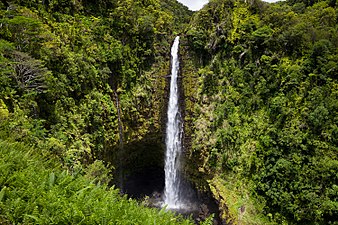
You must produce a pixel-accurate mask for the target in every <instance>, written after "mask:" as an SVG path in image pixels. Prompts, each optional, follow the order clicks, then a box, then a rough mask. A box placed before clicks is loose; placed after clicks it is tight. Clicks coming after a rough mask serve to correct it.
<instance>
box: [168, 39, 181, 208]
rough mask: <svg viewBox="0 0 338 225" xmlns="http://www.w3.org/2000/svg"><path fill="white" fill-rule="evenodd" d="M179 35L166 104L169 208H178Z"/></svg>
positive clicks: (172, 53) (179, 149)
mask: <svg viewBox="0 0 338 225" xmlns="http://www.w3.org/2000/svg"><path fill="white" fill-rule="evenodd" d="M178 48H179V36H177V37H176V38H175V41H174V44H173V46H172V48H171V57H172V63H171V64H172V66H171V81H170V95H169V104H168V121H167V129H166V158H165V168H164V170H165V189H164V204H165V205H167V208H169V209H177V208H180V206H181V203H182V199H181V196H180V183H181V181H180V174H179V168H180V155H181V150H182V143H181V142H182V130H183V129H182V120H181V115H180V110H179V101H178V100H179V92H178V85H177V80H178V79H177V78H178V73H179V68H180V64H179V58H178Z"/></svg>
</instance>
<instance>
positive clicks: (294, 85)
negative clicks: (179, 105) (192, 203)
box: [0, 0, 338, 224]
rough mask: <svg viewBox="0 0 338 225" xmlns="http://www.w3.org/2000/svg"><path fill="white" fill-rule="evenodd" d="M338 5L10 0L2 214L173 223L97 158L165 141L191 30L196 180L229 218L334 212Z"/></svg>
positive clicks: (129, 155)
mask: <svg viewBox="0 0 338 225" xmlns="http://www.w3.org/2000/svg"><path fill="white" fill-rule="evenodd" d="M337 5H338V3H337V2H336V0H325V1H320V0H311V1H310V0H306V1H305V0H289V1H287V2H279V3H275V4H268V3H264V2H261V1H259V0H248V1H240V0H211V1H210V2H209V4H208V5H206V6H205V7H204V8H203V9H202V10H200V11H199V12H196V13H195V14H192V12H190V11H189V10H188V9H187V7H185V6H183V5H182V4H180V3H178V2H176V1H172V0H165V1H160V0H142V1H141V0H97V1H90V0H82V1H79V0H75V1H73V0H44V1H31V0H2V1H1V2H0V138H1V140H5V141H1V142H0V150H1V158H0V160H1V161H0V162H1V165H0V168H1V170H0V173H1V176H0V177H1V181H0V207H1V208H0V209H1V211H0V223H8V224H11V223H42V224H49V223H79V222H80V221H82V220H83V221H82V222H85V223H87V224H92V223H105V222H107V223H108V221H115V223H118V222H117V221H118V220H119V219H121V218H123V221H121V223H124V222H126V223H128V224H130V223H139V224H142V223H143V224H144V223H146V224H147V223H153V222H154V220H155V221H156V222H158V221H159V222H163V223H170V224H171V222H170V220H171V218H172V217H170V215H168V214H165V213H163V212H160V215H161V214H163V218H160V217H158V216H159V215H158V213H156V212H154V211H153V210H147V209H144V208H142V207H141V208H142V209H141V210H139V209H140V208H139V206H137V203H135V202H134V201H131V200H128V199H127V198H126V197H119V196H118V193H117V191H116V190H113V189H112V190H107V189H108V188H107V186H105V184H104V183H107V182H108V177H107V176H106V175H107V171H106V169H104V166H103V164H102V162H101V161H100V160H104V164H105V165H107V164H108V163H107V161H108V160H109V161H111V163H112V169H114V168H116V167H118V166H120V165H119V164H118V163H120V162H124V163H125V165H128V166H129V165H133V164H134V166H135V167H141V165H139V163H148V161H144V162H140V160H139V161H138V162H136V159H137V157H138V155H146V154H148V155H147V156H146V157H145V158H149V159H150V158H151V160H149V161H156V160H154V158H156V157H158V156H161V155H162V152H161V151H162V150H161V149H160V147H158V146H161V144H162V142H161V141H162V139H161V138H162V130H163V127H162V126H163V112H164V109H165V106H164V105H165V94H166V90H165V87H166V83H165V82H166V79H163V77H165V76H166V75H167V74H168V71H169V61H170V54H169V53H170V51H169V50H170V45H171V42H172V40H173V39H174V36H175V35H177V34H179V33H183V30H184V29H185V35H182V36H183V37H182V38H181V40H182V45H181V46H182V48H181V49H182V51H181V54H182V59H184V61H183V63H182V73H183V78H182V79H183V81H184V84H183V88H184V91H182V92H183V93H184V95H185V102H184V106H185V116H186V121H185V130H186V131H187V132H186V134H187V136H189V137H187V138H186V143H185V144H186V146H187V147H188V148H189V149H186V150H187V155H188V156H189V159H188V162H191V163H190V164H187V167H189V168H187V171H189V173H190V175H191V176H192V180H194V181H196V183H197V184H198V183H199V182H200V183H203V181H206V182H207V183H208V184H209V186H210V189H211V191H212V193H213V194H214V196H215V197H216V198H217V199H218V200H219V205H220V208H222V209H223V210H224V212H223V215H222V216H223V218H224V219H225V220H227V221H228V222H229V223H233V224H236V223H238V224H276V223H277V224H337V221H336V218H337V217H338V186H337V185H338V158H337V157H338V154H337V151H338V149H337V148H338V147H337V146H338V115H337V112H338V101H337V99H338V82H337V65H338V25H337V24H338V8H337ZM189 21H190V24H189V25H188V23H189ZM153 141H154V142H156V144H154V145H152V144H149V143H151V142H153ZM21 142H23V143H24V145H23V144H22V143H21ZM10 143H12V144H10ZM13 143H14V144H13ZM144 143H147V144H146V145H144ZM27 146H30V147H27ZM141 146H143V148H142V147H141ZM148 146H155V147H153V148H150V147H149V148H148ZM127 148H128V149H127ZM155 148H158V149H160V150H155V151H156V152H154V153H153V152H152V151H153V150H154V149H155ZM121 149H123V150H125V151H124V152H125V154H124V155H123V154H120V153H118V152H121V151H119V150H121ZM146 151H148V153H146ZM45 152H48V153H45ZM149 152H151V153H153V154H149ZM40 153H43V154H46V155H47V156H48V157H52V156H51V155H50V153H52V155H53V156H54V157H56V158H57V159H58V161H55V160H54V161H53V160H52V161H49V160H48V161H46V162H44V161H43V162H42V161H41V159H40V158H39V157H38V155H37V154H40ZM47 156H46V157H47ZM124 157H126V158H124ZM121 158H123V160H121ZM39 159H40V160H39ZM44 159H45V158H44ZM189 160H190V161H189ZM158 161H159V164H160V163H161V160H158ZM57 162H61V163H60V164H58V163H57ZM61 168H62V169H61ZM66 169H67V170H66ZM99 170H103V171H106V172H98V171H99ZM88 176H89V178H88ZM194 178H195V179H194ZM196 178H197V179H196ZM93 179H94V180H93ZM90 180H92V181H90ZM115 183H116V180H115ZM204 184H205V183H204ZM56 196H57V197H58V198H60V201H56V199H57V197H56ZM94 202H95V203H94ZM107 202H109V204H108V203H107ZM238 208H240V209H241V210H240V211H242V212H239V210H238ZM110 209H112V210H110ZM108 210H109V211H108ZM132 211H136V212H132ZM61 212H62V213H64V215H63V216H60V214H58V213H61ZM51 213H55V214H51ZM250 216H252V217H250ZM103 218H106V219H107V221H103ZM108 218H109V219H108ZM128 221H129V222H130V223H129V222H128Z"/></svg>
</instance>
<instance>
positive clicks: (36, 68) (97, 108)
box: [0, 0, 189, 167]
mask: <svg viewBox="0 0 338 225" xmlns="http://www.w3.org/2000/svg"><path fill="white" fill-rule="evenodd" d="M5 2H7V1H5ZM8 2H9V5H10V7H8V8H6V7H4V5H3V3H0V4H2V5H0V8H1V9H2V10H1V11H0V24H1V29H0V35H1V39H0V60H1V66H0V81H1V87H0V100H1V106H2V108H3V110H6V112H8V113H9V114H8V113H7V114H8V115H7V114H6V116H2V117H3V119H2V120H1V123H0V127H1V129H0V131H1V132H0V133H1V136H2V137H5V138H7V137H10V138H12V139H14V140H16V141H25V142H26V143H29V144H34V145H36V146H37V145H40V146H41V147H42V148H48V149H49V150H51V151H53V152H55V154H57V155H59V156H60V157H62V158H63V160H64V163H66V164H67V165H68V166H70V167H76V166H77V165H78V166H80V165H81V163H90V162H92V161H93V160H95V159H96V158H99V159H103V158H105V157H110V158H111V155H114V154H115V152H116V151H115V150H116V148H117V146H118V145H119V143H121V142H124V143H128V142H132V141H137V140H140V139H143V138H144V137H145V136H146V135H149V134H152V133H155V134H157V135H158V133H159V132H158V131H159V130H160V129H161V128H160V123H159V121H160V119H161V118H160V117H161V115H160V113H159V112H161V107H162V102H163V98H164V94H163V97H161V92H160V95H159V94H158V92H159V91H158V90H163V89H164V84H165V83H164V79H158V77H161V76H163V75H166V70H167V69H168V67H169V66H168V65H169V61H170V60H169V59H170V58H169V53H168V51H167V50H168V49H170V43H171V40H172V33H173V32H174V30H175V29H178V27H179V26H182V25H183V24H184V23H185V22H187V19H188V18H189V17H188V15H189V11H188V9H187V8H186V7H184V6H183V5H181V4H179V3H177V2H176V1H174V2H172V1H157V0H152V1H136V0H135V1H132V0H130V1H113V0H102V1H95V3H93V2H92V1H83V2H80V1H42V2H41V1H8ZM173 18H175V20H173ZM176 23H177V24H179V25H177V24H176ZM154 74H156V76H154ZM157 76H158V77H157ZM155 91H156V92H157V94H156V95H154V92H155Z"/></svg>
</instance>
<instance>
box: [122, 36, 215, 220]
mask: <svg viewBox="0 0 338 225" xmlns="http://www.w3.org/2000/svg"><path fill="white" fill-rule="evenodd" d="M179 40H180V38H179V36H177V37H176V38H175V40H174V43H173V45H172V48H171V75H170V88H169V101H168V109H167V124H166V138H165V144H166V149H165V159H164V164H165V165H164V171H163V168H162V169H159V168H158V167H149V168H147V169H144V170H143V171H138V172H137V173H135V174H131V175H129V176H127V177H126V181H125V183H124V190H125V191H126V193H127V194H128V195H130V196H132V197H136V198H142V197H144V196H145V195H146V196H149V198H147V201H148V205H149V206H151V207H158V208H166V209H167V210H171V211H174V212H177V213H180V214H183V215H187V216H189V215H193V217H194V218H195V220H197V221H198V220H199V219H203V218H205V217H207V216H208V215H209V214H210V213H215V214H216V217H217V212H218V207H217V205H216V203H215V201H214V200H213V199H212V197H211V196H208V194H202V193H198V192H197V191H196V190H194V189H193V188H192V187H191V185H190V184H189V182H188V181H187V180H186V179H185V177H184V176H183V174H184V173H183V172H182V166H183V165H182V161H183V154H182V150H183V146H182V139H183V119H182V116H181V109H180V104H179V102H180V96H179V93H180V91H179V82H180V79H179V75H180V74H179V72H180V62H179ZM163 172H164V173H163ZM163 178H164V179H163Z"/></svg>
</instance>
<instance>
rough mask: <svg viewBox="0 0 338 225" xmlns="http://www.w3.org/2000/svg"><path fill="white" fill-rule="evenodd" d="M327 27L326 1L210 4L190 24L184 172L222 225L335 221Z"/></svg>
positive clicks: (333, 43)
mask: <svg viewBox="0 0 338 225" xmlns="http://www.w3.org/2000/svg"><path fill="white" fill-rule="evenodd" d="M324 12H325V13H327V14H326V15H331V16H330V18H329V17H327V16H325V15H324ZM336 21H337V7H336V3H335V2H331V1H320V2H317V3H314V2H312V3H311V4H310V3H307V2H301V1H298V2H280V3H276V4H267V3H263V2H260V1H247V2H244V1H231V0H229V1H217V0H215V1H210V3H209V4H208V5H207V6H206V7H204V8H203V9H202V10H200V11H199V12H197V13H196V14H195V15H194V16H193V17H192V20H191V22H190V26H189V27H188V28H187V31H186V40H187V42H186V43H187V45H188V49H189V50H187V52H188V55H189V57H190V60H188V62H186V64H185V67H184V68H183V69H182V70H183V71H185V73H186V74H184V76H185V75H186V76H187V77H186V78H185V79H186V81H185V82H186V87H185V98H186V105H190V106H189V107H187V111H186V112H187V115H186V124H189V125H188V127H186V130H187V135H188V137H187V138H188V139H189V140H190V141H189V143H190V145H189V151H188V153H187V155H188V157H189V159H190V160H191V163H190V165H191V167H192V168H193V169H192V170H190V172H191V175H192V179H195V180H197V181H196V182H197V183H199V184H201V185H202V186H204V187H210V188H211V190H212V192H213V193H214V195H215V197H216V198H217V199H218V200H219V202H220V205H221V206H222V205H223V206H224V205H226V207H223V208H224V209H226V210H224V213H223V215H224V218H227V219H228V221H229V223H231V224H241V223H242V224H256V223H261V224H267V223H277V224H282V223H284V222H283V221H288V223H291V224H326V223H330V222H333V220H334V219H333V217H332V216H333V215H337V209H336V208H335V207H333V206H334V202H335V199H336V198H337V196H336V195H335V194H333V195H332V190H334V189H335V186H334V183H335V182H337V176H336V175H335V174H334V173H332V172H333V171H334V170H336V168H337V167H336V166H337V154H335V149H336V147H335V146H336V144H337V132H336V127H337V120H336V116H335V115H336V113H335V112H336V111H337V103H336V100H335V99H336V98H337V92H336V88H337V79H336V76H335V73H336V72H334V71H336V66H335V65H336V64H337V46H338V42H337V40H338V36H337V33H336V31H337V26H336ZM189 57H188V56H186V58H189ZM196 71H197V72H196ZM190 80H191V81H192V80H193V81H194V82H190ZM201 177H202V179H200V178H201ZM201 180H203V181H206V182H200V181H201ZM309 196H312V197H309ZM318 202H321V203H322V205H321V206H319V205H318V204H317V203H318ZM324 205H325V206H324ZM315 212H317V213H319V212H320V213H319V214H316V213H315Z"/></svg>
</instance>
